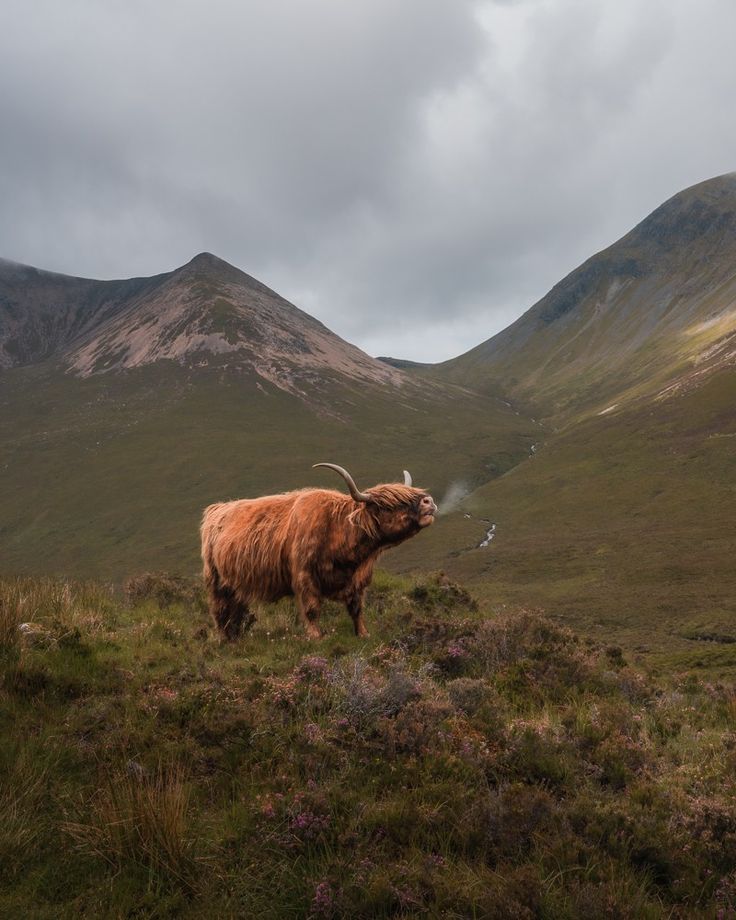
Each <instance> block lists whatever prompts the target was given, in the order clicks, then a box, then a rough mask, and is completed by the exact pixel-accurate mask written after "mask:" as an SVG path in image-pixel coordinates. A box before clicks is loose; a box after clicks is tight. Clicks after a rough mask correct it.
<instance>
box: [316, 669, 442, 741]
mask: <svg viewBox="0 0 736 920" xmlns="http://www.w3.org/2000/svg"><path fill="white" fill-rule="evenodd" d="M425 678H426V671H424V672H422V673H411V672H410V671H408V670H407V668H406V666H405V665H403V664H393V665H390V666H389V669H388V673H387V674H384V673H383V672H382V671H380V670H379V669H378V668H376V667H374V666H373V665H371V664H369V663H368V662H367V661H366V660H365V659H364V658H362V657H359V656H355V657H351V658H348V659H345V660H343V661H340V662H339V663H338V664H337V665H335V667H334V668H333V669H332V671H331V672H330V674H329V677H328V682H329V684H330V687H331V689H332V699H333V706H334V708H335V710H336V712H338V713H340V714H342V715H344V716H345V717H346V718H347V719H349V720H350V721H351V722H352V723H354V724H355V725H358V726H366V725H368V724H372V723H373V722H374V721H375V720H376V719H377V718H378V717H380V716H388V717H391V716H395V715H396V714H397V713H399V712H401V710H402V709H403V708H404V707H405V706H406V705H407V704H408V703H409V702H410V701H412V700H416V699H418V698H419V697H420V696H421V693H422V681H423V680H424V679H425Z"/></svg>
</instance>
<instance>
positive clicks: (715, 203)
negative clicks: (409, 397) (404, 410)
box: [430, 173, 736, 416]
mask: <svg viewBox="0 0 736 920" xmlns="http://www.w3.org/2000/svg"><path fill="white" fill-rule="evenodd" d="M734 362H736V173H729V174H727V175H724V176H719V177H717V178H715V179H711V180H708V181H706V182H702V183H700V184H698V185H695V186H693V187H692V188H689V189H686V190H685V191H683V192H680V193H679V194H677V195H675V196H674V197H673V198H671V199H669V201H666V202H665V203H664V204H663V205H661V207H659V208H657V209H656V210H655V211H654V212H653V213H652V214H650V215H649V216H648V217H647V218H646V219H645V220H643V221H642V222H641V223H640V224H638V225H637V226H636V227H635V228H634V229H633V230H631V232H630V233H628V234H627V235H626V236H624V237H623V238H622V239H621V240H619V241H618V242H617V243H614V244H613V245H612V246H610V247H609V248H608V249H605V250H604V251H603V252H600V253H598V254H597V255H594V256H592V257H591V258H590V259H588V260H587V261H586V262H585V263H583V265H581V266H580V267H579V268H577V269H576V270H575V271H573V272H572V273H571V274H569V275H568V276H567V277H566V278H564V279H563V280H562V281H560V283H559V284H557V285H555V287H553V288H552V290H551V291H550V292H549V293H548V294H547V295H546V296H545V297H543V298H542V300H540V301H539V302H538V303H537V304H535V305H534V306H533V307H532V308H531V309H530V310H529V311H528V312H527V313H525V314H524V315H523V316H522V317H521V318H520V319H518V320H517V321H516V322H515V323H513V324H512V325H511V326H509V327H508V328H507V329H505V330H504V331H503V332H501V333H499V334H498V335H496V336H494V337H493V338H491V339H489V340H488V341H486V342H483V343H482V344H481V345H478V346H477V347H476V348H474V349H472V350H471V351H469V352H467V353H466V354H464V355H461V356H460V357H458V358H455V359H453V360H451V361H448V362H445V363H444V364H441V365H437V366H435V367H434V368H432V369H431V371H430V372H431V373H432V374H434V375H437V376H439V377H441V378H442V379H445V380H452V381H455V382H458V383H462V384H463V385H465V386H471V387H475V388H477V389H481V390H483V391H484V392H493V393H505V394H507V395H508V396H509V397H510V398H512V399H514V400H516V401H519V402H523V403H525V404H528V405H530V406H533V407H534V408H535V410H536V411H539V412H541V413H544V414H546V415H548V416H551V415H555V414H559V413H562V414H563V415H566V416H569V415H570V414H574V413H575V412H578V411H581V410H582V411H590V410H595V411H604V410H605V409H607V408H608V407H609V405H610V404H611V403H613V402H626V401H629V400H631V399H633V398H636V397H639V396H647V397H650V398H651V397H656V396H658V395H660V394H661V395H666V394H667V393H668V392H670V391H671V390H673V389H677V388H679V387H681V386H686V387H687V386H689V385H691V384H693V383H694V382H697V381H698V380H699V379H702V378H704V377H706V376H707V375H708V374H709V373H711V372H713V371H717V370H718V369H719V368H721V367H724V366H731V365H733V364H734Z"/></svg>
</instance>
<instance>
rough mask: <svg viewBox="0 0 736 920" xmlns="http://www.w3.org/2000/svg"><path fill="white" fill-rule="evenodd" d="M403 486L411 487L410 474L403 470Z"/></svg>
mask: <svg viewBox="0 0 736 920" xmlns="http://www.w3.org/2000/svg"><path fill="white" fill-rule="evenodd" d="M404 485H405V486H410V485H411V473H410V472H409V470H404Z"/></svg>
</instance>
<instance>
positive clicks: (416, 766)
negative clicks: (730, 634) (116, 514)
mask: <svg viewBox="0 0 736 920" xmlns="http://www.w3.org/2000/svg"><path fill="white" fill-rule="evenodd" d="M143 584H144V582H142V581H141V580H138V581H136V582H135V583H133V584H131V586H130V587H129V592H128V593H129V596H130V598H131V600H130V601H128V602H124V600H123V599H122V598H119V597H118V596H117V595H116V593H115V592H114V591H113V590H112V589H111V588H110V587H108V586H105V585H101V584H94V583H82V584H79V583H69V582H58V581H54V580H48V579H44V580H18V579H9V580H5V581H1V582H0V915H2V916H18V917H21V916H23V917H25V916H29V917H30V916H32V917H34V918H35V917H38V918H54V920H56V918H65V917H69V918H71V917H79V916H82V917H139V918H142V917H156V918H164V917H185V918H205V917H214V916H216V917H242V916H246V917H250V916H258V917H265V918H269V917H271V918H283V917H295V918H296V917H345V916H351V917H389V916H394V917H414V916H443V917H449V918H461V917H498V918H502V917H503V918H506V917H530V918H531V917H543V918H558V917H559V918H589V917H594V916H595V917H597V916H616V917H632V918H633V917H637V918H638V917H650V918H659V917H683V918H685V917H688V918H690V917H696V918H697V917H703V918H705V917H712V916H714V915H716V914H717V912H718V911H719V910H720V911H722V912H723V913H722V915H723V916H730V915H731V913H732V912H733V911H734V910H736V807H735V806H734V801H735V799H734V792H736V788H735V787H734V776H736V770H735V769H734V768H735V767H736V761H735V760H734V745H733V725H734V717H735V716H736V696H734V688H733V685H732V684H724V683H713V682H705V681H702V680H700V679H699V678H698V677H697V675H696V676H692V675H690V676H688V677H686V678H683V679H681V680H679V679H668V680H666V681H665V680H655V679H653V678H652V677H649V676H647V675H645V674H643V673H641V672H640V671H638V670H637V669H635V668H633V667H632V666H631V665H630V664H629V663H628V662H627V658H628V655H627V654H626V653H625V652H622V650H621V648H620V647H617V646H610V645H609V646H601V645H598V644H596V643H595V642H593V641H591V640H583V639H580V638H579V637H577V636H576V635H575V634H573V633H571V632H569V631H568V630H565V629H562V628H560V627H559V626H556V625H555V624H554V623H552V622H551V621H549V620H546V619H544V618H543V617H540V616H539V615H538V614H535V613H530V612H529V611H527V610H524V609H509V608H506V609H501V608H498V607H495V606H489V605H487V604H484V603H482V602H480V603H478V602H477V601H475V600H474V599H473V598H471V597H470V596H469V595H468V594H467V592H465V591H464V590H463V589H462V588H460V587H459V586H455V585H452V584H451V583H448V582H447V580H446V579H445V578H424V579H422V580H420V581H415V580H413V581H408V580H404V579H399V578H397V577H395V576H390V575H387V574H383V573H379V574H378V576H377V578H376V580H375V582H374V586H373V588H372V590H371V595H370V602H369V604H368V610H367V619H368V625H369V628H370V629H371V632H372V638H371V639H369V640H367V641H360V640H357V639H356V638H355V637H354V636H353V635H351V625H350V622H349V619H348V617H347V616H346V615H345V613H344V611H342V610H338V609H337V608H336V607H333V606H328V609H327V610H326V611H325V615H324V618H323V625H324V626H325V628H326V638H325V639H324V640H323V641H322V642H320V643H309V642H307V641H306V640H305V639H304V638H303V636H302V634H301V632H300V630H299V629H298V627H297V626H296V624H295V618H294V613H293V610H292V609H291V607H290V606H289V605H288V604H284V603H282V604H280V605H278V606H276V607H273V608H267V609H264V610H262V611H261V612H260V617H259V621H258V622H257V624H256V625H255V627H254V628H253V630H252V631H251V632H250V633H249V634H248V635H246V636H245V637H243V638H242V639H241V640H239V641H238V642H236V643H233V644H227V645H223V644H221V643H220V642H219V640H218V639H217V637H216V636H215V635H213V633H212V631H211V630H210V628H209V625H208V623H207V620H206V618H205V616H204V614H203V612H202V608H201V603H200V598H199V596H198V593H197V590H196V585H195V584H194V582H191V583H186V582H185V581H181V580H180V581H178V582H176V581H173V580H171V579H168V580H166V581H165V582H163V583H162V584H163V587H165V589H166V590H165V591H162V592H159V591H157V587H156V586H157V581H156V579H149V580H148V581H147V582H145V584H147V585H148V587H149V592H148V593H149V594H150V595H151V597H154V596H157V597H158V598H159V601H161V603H164V604H165V606H164V607H163V609H162V608H160V607H159V605H158V603H157V602H155V601H154V600H153V599H151V598H146V596H145V594H146V592H145V591H144V589H143V587H142V585H143ZM177 585H178V587H179V590H180V594H179V595H178V597H177V594H176V591H177ZM182 598H183V600H182ZM21 624H23V625H22V628H20V629H19V628H18V626H20V625H21Z"/></svg>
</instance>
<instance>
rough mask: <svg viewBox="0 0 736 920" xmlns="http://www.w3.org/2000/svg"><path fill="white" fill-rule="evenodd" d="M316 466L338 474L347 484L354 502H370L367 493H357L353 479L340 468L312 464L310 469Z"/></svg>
mask: <svg viewBox="0 0 736 920" xmlns="http://www.w3.org/2000/svg"><path fill="white" fill-rule="evenodd" d="M318 466H326V467H327V469H328V470H334V471H335V472H336V473H339V474H340V475H341V476H342V478H343V479H344V480H345V482H346V483H347V484H348V489H350V494H351V495H352V496H353V498H354V499H355V501H356V502H368V501H370V500H371V497H370V495H369V494H368V493H367V492H359V491H358V487H357V486H356V485H355V480H354V479H353V477H352V476H351V475H350V473H348V471H347V470H345V469H343V468H342V467H341V466H338V465H337V464H336V463H314V464H312V469H313V470H314V469H316V468H317V467H318Z"/></svg>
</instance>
